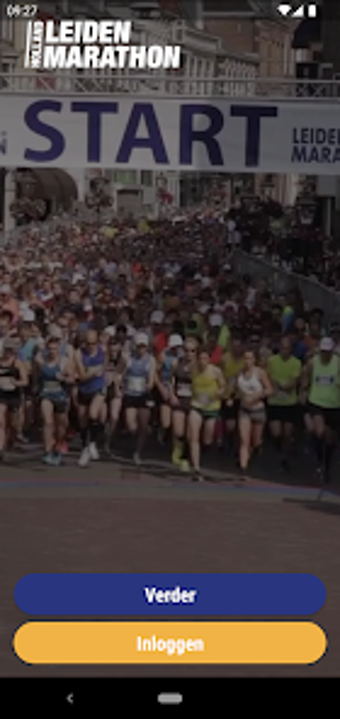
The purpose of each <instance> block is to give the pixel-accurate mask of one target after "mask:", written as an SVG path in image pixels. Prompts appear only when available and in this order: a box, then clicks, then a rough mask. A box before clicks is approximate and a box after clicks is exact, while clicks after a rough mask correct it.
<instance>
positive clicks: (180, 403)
mask: <svg viewBox="0 0 340 719" xmlns="http://www.w3.org/2000/svg"><path fill="white" fill-rule="evenodd" d="M197 351H198V343H197V340H196V339H194V338H190V339H187V340H186V341H185V344H184V356H183V357H181V358H179V359H177V360H175V362H174V363H173V365H172V392H171V397H170V405H171V408H172V437H173V452H172V456H171V461H172V463H173V464H174V465H175V466H176V467H179V468H180V469H181V470H182V471H184V472H185V471H188V470H189V462H188V459H187V456H186V455H187V454H188V452H187V446H186V442H187V421H188V415H189V412H190V406H191V399H192V378H193V372H194V369H195V362H196V358H197Z"/></svg>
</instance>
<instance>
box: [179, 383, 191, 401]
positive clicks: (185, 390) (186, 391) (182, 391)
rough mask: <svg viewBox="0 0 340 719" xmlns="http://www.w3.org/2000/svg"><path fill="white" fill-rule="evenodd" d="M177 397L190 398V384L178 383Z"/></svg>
mask: <svg viewBox="0 0 340 719" xmlns="http://www.w3.org/2000/svg"><path fill="white" fill-rule="evenodd" d="M177 397H183V398H190V397H192V389H191V387H190V385H187V384H182V385H178V389H177Z"/></svg>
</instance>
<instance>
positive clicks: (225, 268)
mask: <svg viewBox="0 0 340 719" xmlns="http://www.w3.org/2000/svg"><path fill="white" fill-rule="evenodd" d="M222 269H223V270H228V271H229V270H231V265H229V264H228V263H226V264H224V265H223V267H222Z"/></svg>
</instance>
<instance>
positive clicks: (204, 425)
mask: <svg viewBox="0 0 340 719" xmlns="http://www.w3.org/2000/svg"><path fill="white" fill-rule="evenodd" d="M224 394H225V382H224V378H223V374H222V372H221V370H220V369H219V367H215V366H214V365H213V364H211V363H210V358H209V350H208V349H207V348H205V347H202V348H200V350H199V353H198V357H197V365H196V367H195V369H194V372H193V378H192V400H191V410H190V413H189V418H188V441H189V446H190V455H191V461H192V465H193V470H194V474H193V479H194V480H195V481H203V475H202V472H201V466H200V459H201V433H202V444H203V447H204V449H208V448H209V447H211V445H212V444H213V441H214V436H215V426H216V422H217V420H218V418H219V415H220V410H221V404H222V401H221V400H222V397H223V396H224ZM202 430H203V432H202Z"/></svg>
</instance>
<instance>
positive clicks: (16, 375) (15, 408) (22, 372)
mask: <svg viewBox="0 0 340 719" xmlns="http://www.w3.org/2000/svg"><path fill="white" fill-rule="evenodd" d="M18 349H19V348H18V341H17V340H16V339H11V338H9V339H7V340H5V342H4V344H3V355H2V357H1V359H0V460H3V459H4V452H5V450H6V448H7V447H8V445H9V444H10V443H11V440H12V433H13V431H14V432H16V430H17V426H16V419H17V415H18V412H19V410H20V405H21V401H22V390H23V388H25V387H26V386H27V372H26V368H25V365H24V363H23V362H22V361H21V360H20V359H19V358H18Z"/></svg>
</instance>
